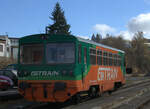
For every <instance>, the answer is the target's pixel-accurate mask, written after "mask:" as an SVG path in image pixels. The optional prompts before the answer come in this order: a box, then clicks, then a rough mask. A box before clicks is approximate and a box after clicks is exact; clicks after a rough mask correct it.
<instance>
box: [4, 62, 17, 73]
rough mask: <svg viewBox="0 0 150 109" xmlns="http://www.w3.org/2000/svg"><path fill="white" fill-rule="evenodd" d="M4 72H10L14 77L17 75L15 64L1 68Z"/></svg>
mask: <svg viewBox="0 0 150 109" xmlns="http://www.w3.org/2000/svg"><path fill="white" fill-rule="evenodd" d="M3 69H6V70H12V72H13V73H15V75H17V64H9V65H8V66H7V67H5V68H3Z"/></svg>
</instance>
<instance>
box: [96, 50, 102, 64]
mask: <svg viewBox="0 0 150 109" xmlns="http://www.w3.org/2000/svg"><path fill="white" fill-rule="evenodd" d="M97 64H98V65H102V51H101V50H97Z"/></svg>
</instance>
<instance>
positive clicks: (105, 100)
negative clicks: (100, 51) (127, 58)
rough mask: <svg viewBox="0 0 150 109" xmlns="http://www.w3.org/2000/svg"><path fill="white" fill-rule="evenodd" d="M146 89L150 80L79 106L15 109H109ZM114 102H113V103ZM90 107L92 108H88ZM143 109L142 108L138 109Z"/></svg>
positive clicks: (37, 105) (21, 106) (21, 107)
mask: <svg viewBox="0 0 150 109" xmlns="http://www.w3.org/2000/svg"><path fill="white" fill-rule="evenodd" d="M145 87H150V80H145V81H143V82H137V83H135V84H132V85H127V86H124V87H122V88H121V89H119V90H118V91H116V92H113V93H112V95H111V96H109V95H108V94H106V93H104V95H103V96H102V97H98V98H94V99H90V98H86V99H83V100H82V101H81V103H79V104H77V105H73V104H72V103H70V102H66V103H30V104H29V105H27V104H26V105H24V104H22V103H20V104H19V105H17V106H15V107H14V108H13V109H62V108H63V109H83V108H87V109H97V108H98V109H99V108H101V109H109V108H110V107H113V106H114V103H115V101H118V100H119V102H120V101H123V100H125V99H126V96H129V97H130V96H131V95H134V94H135V93H139V91H141V90H142V89H144V88H145ZM112 101H113V102H112ZM88 105H90V106H88ZM110 109H111V108H110ZM138 109H141V108H138Z"/></svg>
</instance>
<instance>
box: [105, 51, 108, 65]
mask: <svg viewBox="0 0 150 109" xmlns="http://www.w3.org/2000/svg"><path fill="white" fill-rule="evenodd" d="M105 56H106V62H105V63H106V66H107V65H108V52H106V54H105Z"/></svg>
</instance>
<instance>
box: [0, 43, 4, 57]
mask: <svg viewBox="0 0 150 109" xmlns="http://www.w3.org/2000/svg"><path fill="white" fill-rule="evenodd" d="M0 45H2V46H3V51H0V56H2V57H3V56H5V44H4V43H0Z"/></svg>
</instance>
